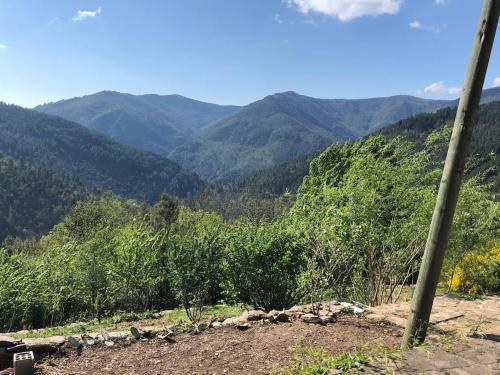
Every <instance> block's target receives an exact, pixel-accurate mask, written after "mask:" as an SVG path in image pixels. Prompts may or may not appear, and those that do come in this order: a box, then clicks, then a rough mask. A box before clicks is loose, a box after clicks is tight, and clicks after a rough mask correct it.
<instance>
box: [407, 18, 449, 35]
mask: <svg viewBox="0 0 500 375" xmlns="http://www.w3.org/2000/svg"><path fill="white" fill-rule="evenodd" d="M408 26H410V28H411V29H419V30H426V31H432V32H433V33H439V32H441V31H442V30H443V29H444V28H445V26H438V25H424V24H423V23H422V22H420V21H418V20H415V21H412V22H410V23H409V24H408Z"/></svg>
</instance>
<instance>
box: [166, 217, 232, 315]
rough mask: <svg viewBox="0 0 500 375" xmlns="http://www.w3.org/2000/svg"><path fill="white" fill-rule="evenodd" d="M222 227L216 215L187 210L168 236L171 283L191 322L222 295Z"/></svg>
mask: <svg viewBox="0 0 500 375" xmlns="http://www.w3.org/2000/svg"><path fill="white" fill-rule="evenodd" d="M221 229H222V227H221V221H220V219H219V217H218V216H217V215H214V214H207V213H203V212H193V211H190V210H187V209H186V210H183V211H182V212H181V217H180V218H179V223H178V224H177V228H175V231H174V233H173V234H172V235H171V236H170V237H169V239H168V243H167V245H168V247H167V248H168V254H167V259H168V274H169V281H170V286H171V288H172V290H173V291H174V293H175V295H176V297H177V299H178V300H179V301H180V302H181V304H182V306H183V307H184V309H185V310H186V313H187V315H188V317H189V319H190V320H191V321H192V322H197V321H198V320H199V319H200V318H201V313H202V310H203V307H204V306H205V305H206V304H213V303H214V302H216V301H217V299H218V298H219V297H220V295H221V283H222V280H221V256H222V250H223V239H222V236H221V234H222V232H221Z"/></svg>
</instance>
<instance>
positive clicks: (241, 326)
mask: <svg viewBox="0 0 500 375" xmlns="http://www.w3.org/2000/svg"><path fill="white" fill-rule="evenodd" d="M234 327H235V328H236V329H237V330H240V331H246V330H248V329H250V324H248V323H241V324H236V325H235V326H234Z"/></svg>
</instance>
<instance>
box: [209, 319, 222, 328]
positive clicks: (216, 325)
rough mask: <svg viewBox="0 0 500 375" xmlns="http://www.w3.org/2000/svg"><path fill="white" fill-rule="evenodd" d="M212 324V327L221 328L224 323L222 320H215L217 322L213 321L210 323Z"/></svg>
mask: <svg viewBox="0 0 500 375" xmlns="http://www.w3.org/2000/svg"><path fill="white" fill-rule="evenodd" d="M210 326H211V327H212V328H219V327H221V326H222V323H221V322H218V321H215V322H212V323H211V324H210Z"/></svg>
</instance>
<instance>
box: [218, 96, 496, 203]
mask: <svg viewBox="0 0 500 375" xmlns="http://www.w3.org/2000/svg"><path fill="white" fill-rule="evenodd" d="M455 114H456V108H444V109H441V110H439V111H437V112H436V113H429V114H419V115H417V116H413V117H410V118H407V119H404V120H401V121H398V122H396V123H394V124H392V125H390V126H387V127H385V128H383V129H381V130H380V131H379V132H380V133H381V134H383V135H384V136H385V137H387V138H396V137H400V138H401V139H402V140H406V141H410V142H412V143H415V145H416V148H417V149H421V148H423V146H424V142H425V140H426V138H427V136H428V135H429V134H430V133H431V132H433V131H435V130H439V129H443V128H444V127H445V126H452V124H453V121H454V119H455ZM478 116H479V117H478V124H477V127H476V128H475V129H474V133H473V137H472V143H471V148H470V155H471V158H472V159H473V164H474V167H473V168H472V169H471V170H468V171H467V172H468V175H477V174H478V173H482V172H486V171H487V170H489V172H488V173H489V175H487V176H485V177H486V178H488V180H490V181H493V180H496V188H495V189H496V191H497V192H498V191H500V182H499V176H498V171H499V170H500V165H499V163H500V158H499V157H498V155H499V153H500V101H496V102H489V103H488V104H482V105H481V106H480V107H479V114H478ZM445 152H446V149H445V148H443V149H442V150H441V154H440V156H441V158H442V159H444V156H445ZM312 158H313V156H312V155H311V156H301V157H297V158H295V159H292V160H290V161H288V162H286V163H283V164H281V165H277V166H272V167H269V168H264V169H261V170H259V171H256V172H252V173H249V174H247V175H244V176H242V177H240V178H238V179H236V180H235V181H233V182H228V183H227V184H225V187H224V190H225V191H226V192H231V194H230V195H231V196H233V197H234V196H237V195H242V194H247V195H249V196H250V197H253V198H269V197H272V196H277V195H280V194H282V193H284V192H285V191H286V190H289V191H291V192H292V193H294V192H295V191H296V190H297V187H298V186H299V185H300V182H301V181H302V179H303V178H304V176H306V175H307V174H308V172H309V162H310V161H311V159H312ZM472 159H471V160H472ZM494 166H496V168H494V169H493V170H491V167H494Z"/></svg>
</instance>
